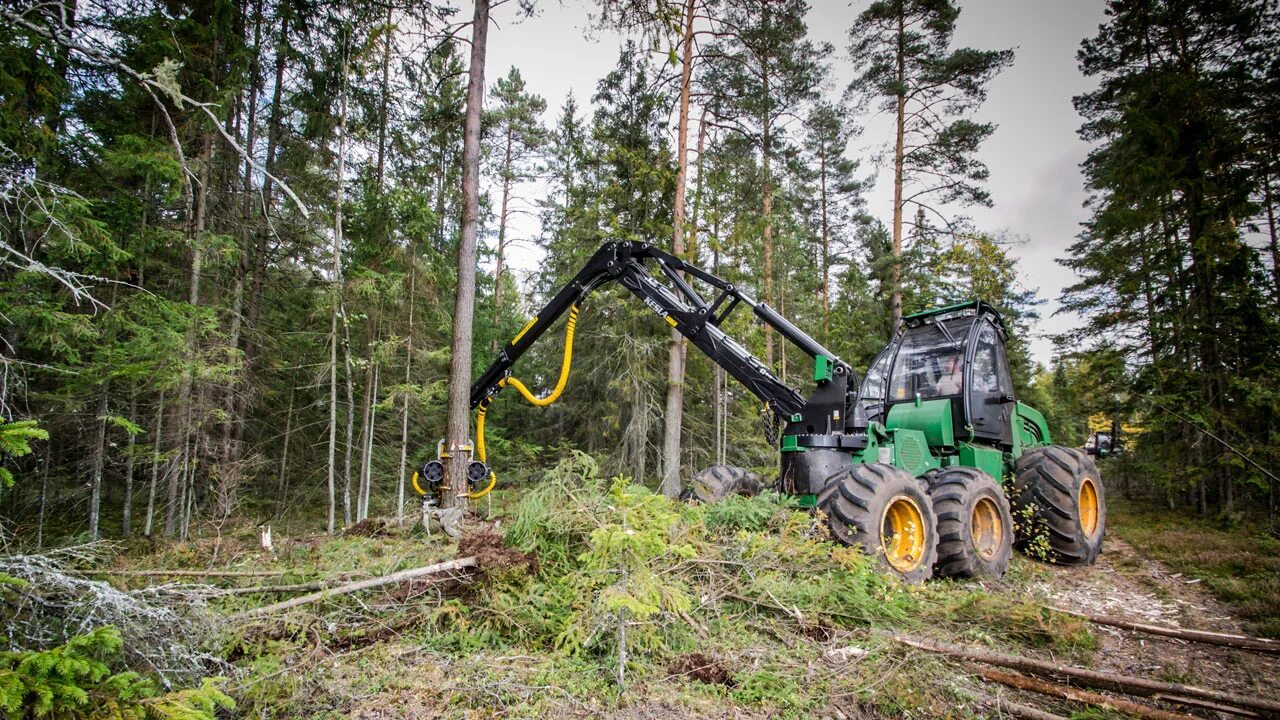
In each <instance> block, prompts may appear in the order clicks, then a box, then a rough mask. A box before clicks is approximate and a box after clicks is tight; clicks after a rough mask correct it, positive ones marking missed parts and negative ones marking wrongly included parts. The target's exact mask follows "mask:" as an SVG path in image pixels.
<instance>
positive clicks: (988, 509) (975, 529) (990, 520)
mask: <svg viewBox="0 0 1280 720" xmlns="http://www.w3.org/2000/svg"><path fill="white" fill-rule="evenodd" d="M969 525H970V529H971V531H972V535H973V549H974V550H976V551H977V552H978V555H980V556H981V557H982V558H983V559H984V560H990V559H991V558H993V557H995V555H996V553H997V552H999V551H1000V544H1001V542H1002V541H1003V540H1004V523H1002V522H1000V509H999V508H998V507H996V504H995V501H993V500H992V499H991V498H989V497H984V498H980V499H979V500H978V502H977V503H976V504H975V505H974V506H973V517H972V519H971V521H970V523H969Z"/></svg>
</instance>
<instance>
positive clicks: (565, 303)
mask: <svg viewBox="0 0 1280 720" xmlns="http://www.w3.org/2000/svg"><path fill="white" fill-rule="evenodd" d="M655 270H656V272H654V271H655ZM606 282H617V283H620V284H621V285H622V286H623V287H625V288H626V289H627V290H629V291H630V292H631V293H633V294H634V295H636V296H637V297H639V298H640V300H641V301H642V302H644V303H645V305H647V306H648V307H649V308H650V309H652V310H653V311H654V312H655V313H656V314H657V315H658V316H659V317H661V318H662V319H663V320H664V321H665V322H666V323H667V324H669V325H670V326H671V327H673V328H675V329H676V330H678V331H679V332H680V333H682V334H683V335H684V336H685V337H687V338H688V339H689V342H690V343H692V344H693V345H694V346H695V347H697V348H698V349H699V350H701V351H702V352H703V353H705V354H706V355H707V356H708V357H709V358H711V360H712V361H713V362H715V363H716V364H717V365H719V366H720V367H722V368H723V369H724V370H725V371H726V372H727V373H729V374H730V375H732V376H733V377H734V378H735V379H737V380H738V381H739V382H741V383H742V384H743V385H744V386H745V387H746V388H747V389H748V390H749V391H751V392H752V393H753V394H754V395H756V397H758V398H759V399H760V400H761V401H762V402H763V403H764V404H765V407H766V410H767V411H768V412H771V413H773V414H774V416H775V417H776V418H777V419H778V420H779V421H780V424H781V426H782V429H781V434H780V438H781V443H780V445H781V446H780V448H779V449H780V451H781V463H780V473H779V478H778V481H777V489H778V490H780V491H781V492H784V493H788V494H792V495H795V496H798V497H799V498H800V501H801V503H802V504H804V505H807V506H809V507H815V508H817V509H818V510H819V511H821V512H822V513H823V514H824V515H825V519H826V522H827V523H828V524H829V526H830V530H831V534H832V535H833V536H834V537H835V538H836V539H837V540H839V541H840V542H843V543H846V544H849V545H859V546H861V547H862V548H863V549H864V550H865V551H866V552H867V553H868V554H869V555H871V556H874V557H876V558H877V559H878V561H879V562H880V563H881V565H882V566H883V567H884V568H885V569H886V570H887V571H889V572H891V573H894V574H897V575H898V576H900V577H902V578H904V579H906V580H910V581H919V580H924V579H927V578H929V577H931V576H933V575H934V574H935V573H936V574H939V575H944V576H949V577H971V576H999V575H1001V574H1003V573H1004V571H1005V569H1006V568H1007V567H1008V564H1009V558H1010V554H1011V552H1012V548H1013V546H1014V544H1015V542H1018V543H1021V544H1023V545H1034V546H1035V547H1036V548H1038V549H1039V550H1040V552H1039V553H1037V554H1041V555H1042V556H1047V557H1048V558H1049V559H1051V560H1054V561H1056V562H1060V563H1065V564H1076V565H1080V564H1090V563H1092V562H1093V561H1094V560H1095V559H1096V558H1097V556H1098V553H1099V552H1100V551H1101V549H1102V536H1103V530H1104V526H1105V523H1106V505H1105V502H1104V496H1103V487H1102V482H1101V477H1100V476H1099V474H1098V470H1097V468H1096V467H1095V466H1094V463H1093V461H1092V460H1091V459H1090V458H1089V457H1088V456H1087V455H1085V454H1084V453H1083V452H1081V451H1080V450H1077V449H1074V448H1067V447H1062V446H1059V445H1052V444H1050V443H1051V436H1050V433H1049V428H1048V426H1047V425H1046V423H1045V419H1044V416H1043V415H1041V414H1040V413H1039V412H1037V411H1036V410H1035V409H1033V408H1031V407H1029V406H1027V405H1025V404H1023V403H1020V402H1018V401H1017V398H1016V397H1015V396H1014V389H1013V381H1012V378H1011V376H1010V373H1009V362H1008V358H1007V356H1006V352H1005V344H1004V341H1005V332H1006V331H1005V327H1004V322H1003V320H1002V319H1001V317H1000V315H999V313H998V312H996V310H995V309H993V308H992V307H990V306H989V305H986V304H985V303H982V302H977V301H974V302H967V303H961V304H958V305H952V306H949V307H944V308H940V309H937V310H931V311H928V312H923V313H917V314H915V315H911V316H908V317H907V318H905V319H904V323H903V328H902V329H901V330H900V331H899V333H898V334H897V336H896V337H895V338H894V339H893V341H892V342H891V343H890V344H889V346H888V347H887V348H885V350H884V351H883V352H881V353H880V355H879V356H878V357H877V358H876V360H875V362H874V363H872V365H871V368H870V370H869V371H868V372H867V375H866V377H865V378H864V379H863V380H862V381H861V382H858V380H857V378H856V376H855V373H854V371H853V369H852V368H851V367H850V366H849V365H848V364H847V363H845V362H844V361H843V360H841V359H840V358H838V357H836V356H835V354H834V353H832V352H831V351H830V350H828V349H826V348H825V347H823V346H822V345H821V344H820V343H818V342H817V341H816V340H814V339H813V338H812V337H810V336H809V335H807V334H805V333H804V332H803V331H802V330H800V329H799V328H797V327H795V326H794V325H792V324H791V323H790V322H789V321H788V320H787V319H786V318H784V317H782V316H781V315H779V314H778V313H777V312H776V311H775V310H773V309H772V308H770V307H769V306H767V305H765V304H764V303H759V302H756V301H755V300H753V299H751V298H750V297H749V296H747V295H746V294H745V293H743V292H742V291H741V290H740V289H738V288H737V287H735V286H734V285H733V284H732V283H729V282H727V281H725V280H723V279H721V278H719V277H716V276H715V275H712V274H711V273H708V272H706V271H704V270H702V269H700V268H698V267H695V266H693V265H691V264H689V263H687V262H685V261H684V260H681V259H680V258H678V257H675V256H673V255H671V254H669V253H666V252H663V251H661V250H659V249H657V248H654V247H652V246H649V245H644V244H641V243H632V242H610V243H606V244H605V245H603V246H602V247H601V248H600V249H599V250H598V251H597V252H596V253H595V254H594V255H593V256H592V257H591V259H590V260H589V261H588V262H587V264H586V265H585V266H584V267H583V269H582V270H581V271H579V272H578V274H577V275H576V276H574V278H573V279H572V280H571V281H570V282H569V283H568V284H567V285H565V286H564V287H562V288H561V289H560V290H559V291H558V292H557V293H556V294H555V296H554V297H552V298H551V300H550V301H549V302H548V303H547V305H546V307H544V308H543V309H542V311H541V312H539V313H538V315H536V316H535V317H534V318H533V319H532V320H530V321H529V323H528V324H527V325H526V326H525V327H524V329H522V330H521V331H520V333H519V334H517V335H516V336H515V338H514V339H512V340H511V342H510V343H508V344H507V345H505V346H504V347H503V349H502V350H501V351H500V352H499V354H498V357H497V358H496V359H495V360H494V361H493V364H492V365H490V366H489V368H488V369H487V370H486V371H485V373H484V374H483V375H482V376H481V377H480V378H479V379H478V380H476V382H475V383H474V384H473V385H472V387H471V406H472V408H474V409H476V410H477V422H476V431H477V439H476V444H475V457H474V458H473V460H472V463H471V467H470V471H469V472H468V481H469V482H470V483H471V492H470V496H471V497H479V496H481V495H483V494H484V493H487V492H488V491H489V490H490V489H491V488H492V487H493V485H494V483H495V482H496V475H495V474H494V473H493V471H492V470H491V469H490V468H489V467H488V466H487V465H486V464H485V462H486V458H485V450H484V419H485V414H486V412H487V411H488V409H489V407H490V405H491V404H492V403H493V400H494V397H495V396H496V395H497V394H498V393H499V392H500V391H501V390H502V389H503V388H505V387H507V386H509V385H510V386H514V387H516V389H517V390H518V391H519V392H520V393H521V394H522V395H524V396H525V398H526V399H528V400H529V401H530V402H533V403H534V404H537V405H546V404H549V403H551V402H553V401H554V400H555V399H556V397H558V396H559V395H560V393H561V392H562V391H563V390H564V387H565V383H566V380H567V378H568V374H569V367H570V364H571V360H572V348H573V331H574V326H575V323H576V320H577V314H578V309H579V306H580V304H581V303H582V301H583V300H584V299H585V298H586V297H587V295H589V294H590V293H591V292H592V291H593V290H594V289H595V288H597V287H599V286H600V285H602V284H604V283H606ZM695 285H696V286H698V288H701V292H700V291H699V289H696V288H695ZM704 293H705V294H704ZM740 306H745V307H746V308H748V309H749V310H750V311H751V312H752V313H754V315H755V316H756V318H757V319H758V320H759V321H761V322H763V323H764V324H766V325H768V326H769V327H771V328H773V330H775V331H776V332H778V333H779V334H780V335H781V336H782V337H784V338H785V339H786V340H787V341H789V342H790V343H792V344H794V345H795V346H797V347H799V348H800V349H801V350H803V351H804V352H805V353H806V354H808V355H809V356H810V357H812V358H813V381H814V389H813V391H812V393H811V394H809V395H808V397H807V398H806V397H805V396H804V395H802V394H801V393H800V392H799V391H797V390H796V389H794V388H792V387H790V386H788V385H787V384H785V383H784V382H782V381H781V380H780V379H779V378H778V377H777V376H776V375H774V373H773V372H772V370H771V369H770V368H769V367H768V366H766V365H765V364H764V363H763V362H761V361H760V360H759V359H757V358H756V357H755V356H754V355H752V354H751V353H750V352H749V351H748V350H747V349H746V347H745V346H743V345H742V344H741V343H739V342H737V341H735V340H734V339H733V338H731V337H729V336H728V335H727V334H726V333H725V331H724V330H723V329H722V328H723V325H724V321H725V319H726V318H727V317H728V316H729V314H730V313H732V312H733V311H734V310H735V309H737V308H739V307H740ZM565 315H567V316H568V321H567V323H566V330H565V354H564V361H563V365H562V367H561V373H560V378H559V381H558V382H557V384H556V387H555V389H554V390H553V391H552V392H551V393H550V394H549V395H548V396H547V397H543V398H539V397H536V396H534V395H533V394H532V393H531V392H529V390H528V389H527V388H526V387H525V386H524V385H523V384H521V383H520V381H519V380H516V379H515V378H513V377H511V368H512V366H513V365H514V364H515V362H516V361H517V360H518V359H519V358H520V357H521V356H522V355H523V354H524V353H525V352H526V351H527V350H528V349H529V348H530V347H531V346H532V345H533V344H534V343H535V342H537V341H538V339H539V338H540V337H542V335H543V334H544V333H546V332H547V330H549V329H550V328H551V327H552V326H553V325H554V324H555V323H556V321H557V320H558V319H559V318H560V317H561V316H565ZM460 450H462V451H466V450H467V448H461V449H460ZM704 472H706V471H704ZM731 472H732V471H730V469H728V468H725V467H723V466H717V467H716V468H713V469H712V474H713V475H715V474H719V475H724V474H726V473H730V474H731ZM443 484H444V465H443V463H442V462H441V461H440V459H437V460H433V461H430V462H428V463H427V464H426V465H424V466H423V467H422V469H421V470H420V471H419V473H418V474H416V475H415V476H414V487H415V488H417V489H418V491H419V492H420V493H421V494H423V495H424V496H425V499H426V500H427V501H428V502H431V501H432V500H433V499H434V498H438V497H439V496H440V493H441V490H442V488H443ZM1015 517H1017V518H1018V522H1017V523H1016V524H1015V522H1014V518H1015Z"/></svg>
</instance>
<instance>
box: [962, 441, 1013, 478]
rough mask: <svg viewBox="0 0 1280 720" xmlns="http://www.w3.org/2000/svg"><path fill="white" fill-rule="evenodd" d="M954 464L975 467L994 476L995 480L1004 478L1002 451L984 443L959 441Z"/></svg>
mask: <svg viewBox="0 0 1280 720" xmlns="http://www.w3.org/2000/svg"><path fill="white" fill-rule="evenodd" d="M957 450H959V453H958V454H957V455H956V459H957V462H956V463H955V464H956V465H963V466H965V467H971V468H977V469H979V470H981V471H982V472H984V473H986V474H988V475H990V476H991V477H993V478H995V480H996V482H1002V481H1003V480H1004V453H1002V452H1000V450H999V449H997V448H993V447H987V446H985V445H971V444H969V443H960V447H958V448H957Z"/></svg>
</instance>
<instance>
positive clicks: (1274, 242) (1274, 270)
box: [1262, 159, 1280, 306]
mask: <svg viewBox="0 0 1280 720" xmlns="http://www.w3.org/2000/svg"><path fill="white" fill-rule="evenodd" d="M1271 164H1272V166H1273V167H1271V168H1268V169H1267V171H1266V175H1265V177H1264V178H1263V181H1262V188H1263V192H1264V202H1265V203H1266V206H1267V231H1268V239H1269V243H1268V247H1269V248H1270V250H1271V278H1272V283H1273V284H1274V285H1273V288H1272V297H1273V298H1274V301H1275V303H1276V305H1278V306H1280V239H1277V237H1276V196H1275V194H1274V193H1275V191H1274V189H1273V188H1272V186H1271V179H1272V176H1273V170H1274V167H1275V166H1276V163H1275V160H1274V159H1273V160H1272V163H1271Z"/></svg>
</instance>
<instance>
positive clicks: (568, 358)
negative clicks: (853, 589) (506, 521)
mask: <svg viewBox="0 0 1280 720" xmlns="http://www.w3.org/2000/svg"><path fill="white" fill-rule="evenodd" d="M577 324H578V306H577V305H574V306H573V307H571V308H569V319H568V321H567V322H566V323H565V326H564V359H563V360H562V361H561V363H560V379H559V380H557V381H556V386H555V387H554V388H552V390H551V392H550V393H548V394H547V395H546V397H537V396H535V395H534V394H533V393H531V392H529V388H527V387H525V385H524V383H522V382H520V381H519V380H517V379H515V378H513V377H508V378H503V380H502V381H501V382H499V383H498V387H506V386H507V385H510V386H512V387H514V388H515V389H516V390H519V391H520V394H521V395H523V396H524V399H525V400H528V401H529V403H530V404H531V405H534V406H536V407H546V406H548V405H550V404H551V403H553V402H555V401H556V400H558V399H559V398H560V395H561V393H563V392H564V388H565V385H567V384H568V383H569V368H570V367H571V366H572V365H573V332H574V330H575V329H576V327H577ZM490 402H492V399H489V400H485V401H484V402H482V403H480V408H479V410H478V411H477V412H476V458H477V459H479V460H480V462H482V463H483V462H486V461H487V458H486V454H485V445H484V417H485V414H486V413H488V412H489V403H490ZM497 484H498V474H497V473H495V472H493V471H492V470H490V471H489V485H488V486H487V487H485V488H484V489H483V490H477V491H475V492H472V493H467V494H466V495H465V497H468V498H471V499H473V500H474V499H476V498H482V497H484V496H485V495H488V494H489V491H490V490H493V486H494V485H497Z"/></svg>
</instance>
